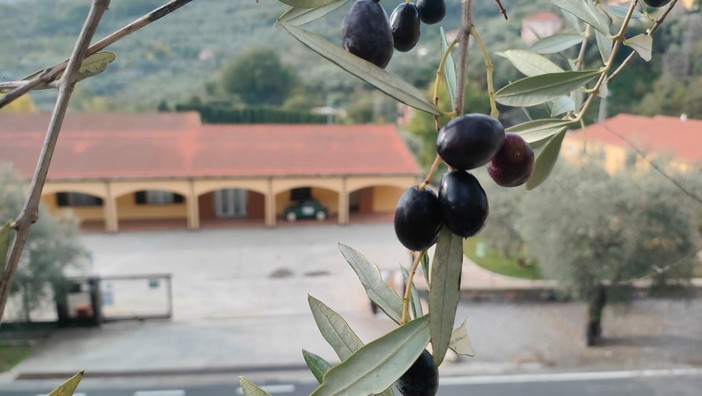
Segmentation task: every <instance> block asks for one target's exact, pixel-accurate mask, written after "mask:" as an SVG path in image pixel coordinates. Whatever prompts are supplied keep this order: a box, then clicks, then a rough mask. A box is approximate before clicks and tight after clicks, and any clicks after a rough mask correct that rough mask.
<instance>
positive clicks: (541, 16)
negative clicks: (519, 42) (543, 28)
mask: <svg viewBox="0 0 702 396" xmlns="http://www.w3.org/2000/svg"><path fill="white" fill-rule="evenodd" d="M523 20H525V21H560V20H561V17H559V16H558V15H556V14H554V13H552V12H549V11H539V12H537V13H536V14H531V15H528V16H525V17H524V19H523Z"/></svg>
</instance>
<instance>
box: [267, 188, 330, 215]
mask: <svg viewBox="0 0 702 396" xmlns="http://www.w3.org/2000/svg"><path fill="white" fill-rule="evenodd" d="M275 208H276V217H278V219H279V222H278V223H279V224H281V223H293V222H298V221H318V222H322V221H324V222H336V218H337V216H338V214H339V193H338V192H336V191H334V190H329V189H326V188H323V187H314V186H300V187H295V188H292V189H289V190H285V191H283V192H280V193H278V194H276V196H275Z"/></svg>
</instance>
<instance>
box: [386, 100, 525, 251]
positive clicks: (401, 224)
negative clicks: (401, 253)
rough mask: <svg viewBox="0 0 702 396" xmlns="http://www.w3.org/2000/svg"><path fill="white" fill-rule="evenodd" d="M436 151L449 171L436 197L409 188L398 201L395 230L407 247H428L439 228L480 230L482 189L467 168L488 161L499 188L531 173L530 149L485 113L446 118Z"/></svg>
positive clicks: (484, 205)
mask: <svg viewBox="0 0 702 396" xmlns="http://www.w3.org/2000/svg"><path fill="white" fill-rule="evenodd" d="M436 152H437V153H438V154H439V156H440V157H441V159H443V160H444V162H446V164H447V165H449V167H451V169H452V170H451V171H450V172H448V173H445V174H444V175H443V177H442V179H441V184H440V185H439V194H438V196H437V195H436V194H435V193H434V192H433V191H431V190H429V189H420V188H419V187H418V186H413V187H411V188H409V189H407V190H406V191H405V192H404V193H403V194H402V196H401V197H400V200H399V201H398V203H397V209H396V211H395V233H396V234H397V238H398V239H399V240H400V242H401V243H402V244H403V245H404V246H405V247H406V248H408V249H410V250H413V251H422V250H426V249H428V248H429V247H431V246H432V245H433V244H434V243H435V242H436V239H437V238H438V234H439V231H440V230H441V228H442V227H443V226H446V227H448V229H449V230H451V232H452V233H454V234H455V235H459V236H461V237H463V238H467V237H470V236H473V235H475V234H476V233H478V231H480V229H482V228H483V226H484V225H485V221H486V220H487V215H488V200H487V195H486V194H485V190H483V188H482V186H481V185H480V183H479V182H478V179H476V178H475V176H473V175H471V174H470V173H468V172H467V171H468V170H470V169H475V168H478V167H480V166H483V165H487V171H488V174H489V175H490V177H491V178H492V179H493V180H494V181H495V182H496V183H497V184H498V185H500V186H503V187H515V186H519V185H521V184H524V183H525V182H526V181H527V180H528V179H529V177H530V176H531V174H532V172H533V171H534V152H533V151H532V149H531V147H529V144H528V143H527V142H526V141H524V139H522V137H521V136H519V135H516V134H513V133H505V130H504V127H503V126H502V123H500V122H499V121H498V120H496V119H494V118H492V117H489V116H486V115H484V114H466V115H462V116H460V117H456V118H454V119H452V120H451V121H449V122H448V123H447V124H446V125H445V126H444V127H443V128H441V130H440V131H439V134H438V136H437V139H436Z"/></svg>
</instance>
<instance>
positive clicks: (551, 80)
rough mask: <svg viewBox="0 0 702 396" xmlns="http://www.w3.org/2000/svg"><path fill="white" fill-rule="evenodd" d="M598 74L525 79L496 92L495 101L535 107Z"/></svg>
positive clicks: (567, 73) (583, 72) (595, 72)
mask: <svg viewBox="0 0 702 396" xmlns="http://www.w3.org/2000/svg"><path fill="white" fill-rule="evenodd" d="M600 73H601V71H598V70H588V71H567V72H562V73H549V74H542V75H539V76H532V77H525V78H522V79H521V80H517V81H515V82H513V83H511V84H509V85H507V86H505V87H502V88H501V89H500V90H498V91H497V92H496V93H495V100H497V101H498V102H499V103H501V104H504V105H508V106H515V107H516V106H521V107H525V106H535V105H538V104H542V103H546V102H548V101H551V100H554V99H556V98H558V97H559V96H561V95H566V94H569V93H570V92H571V91H573V90H575V89H578V88H580V87H582V86H583V85H585V84H587V83H588V82H590V81H592V80H593V79H595V77H597V76H599V75H600Z"/></svg>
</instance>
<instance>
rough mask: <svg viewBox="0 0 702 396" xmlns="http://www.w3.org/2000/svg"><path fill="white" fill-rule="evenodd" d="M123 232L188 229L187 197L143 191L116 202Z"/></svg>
mask: <svg viewBox="0 0 702 396" xmlns="http://www.w3.org/2000/svg"><path fill="white" fill-rule="evenodd" d="M115 206H116V208H117V219H118V223H119V229H120V230H125V231H128V230H144V229H148V230H154V229H174V228H175V229H182V228H186V227H187V218H188V213H187V205H186V199H185V197H184V196H183V195H181V194H178V193H176V192H173V191H166V190H140V191H134V192H131V193H127V194H123V195H120V196H118V197H117V198H116V199H115Z"/></svg>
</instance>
